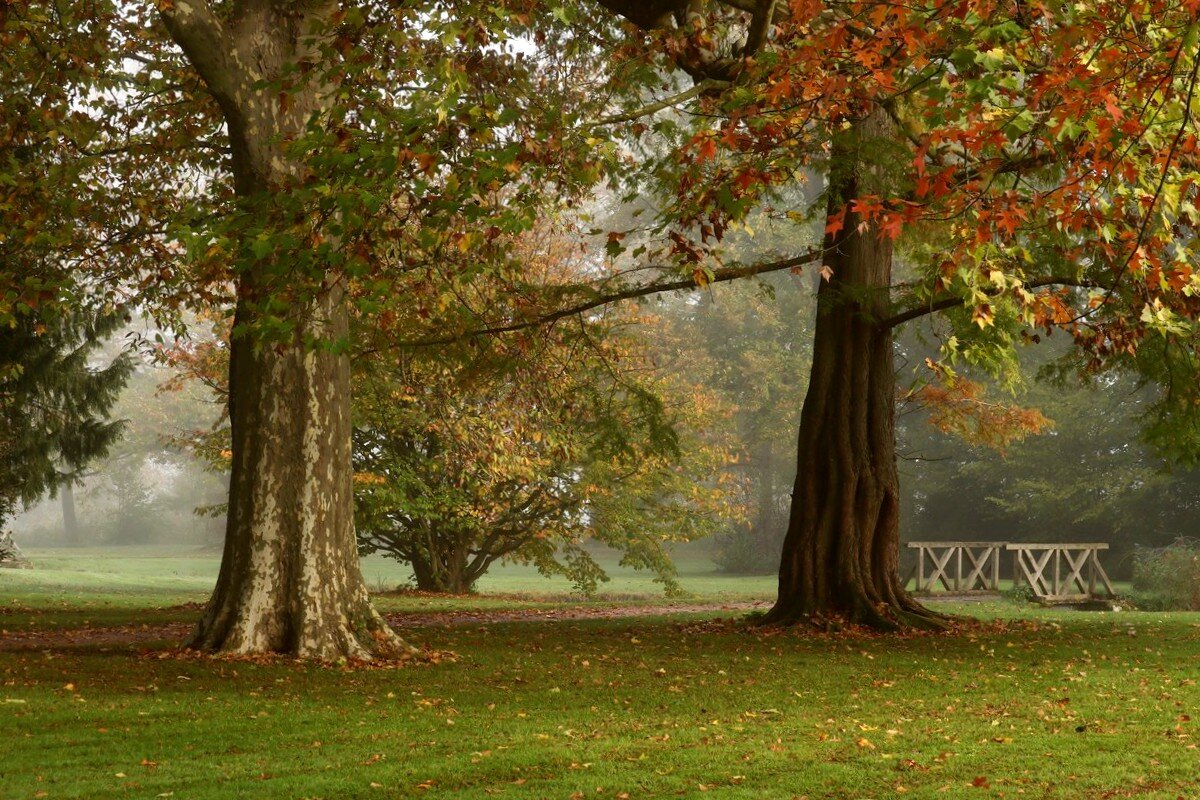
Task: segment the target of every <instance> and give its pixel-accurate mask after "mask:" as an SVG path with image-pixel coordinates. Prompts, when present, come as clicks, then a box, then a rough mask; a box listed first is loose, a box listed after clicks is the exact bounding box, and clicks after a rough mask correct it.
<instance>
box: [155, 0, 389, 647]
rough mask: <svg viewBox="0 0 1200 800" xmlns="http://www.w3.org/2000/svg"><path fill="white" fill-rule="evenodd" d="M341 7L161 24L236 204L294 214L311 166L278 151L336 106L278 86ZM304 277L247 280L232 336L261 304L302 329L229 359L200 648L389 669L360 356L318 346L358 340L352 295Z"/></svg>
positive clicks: (169, 10)
mask: <svg viewBox="0 0 1200 800" xmlns="http://www.w3.org/2000/svg"><path fill="white" fill-rule="evenodd" d="M334 7H335V4H334V3H331V2H302V3H296V4H294V5H293V4H271V3H251V2H247V3H241V4H237V5H235V6H234V7H233V9H232V12H231V13H230V14H229V16H228V17H226V18H224V19H222V18H218V17H217V15H216V14H214V13H213V11H212V9H210V8H209V7H208V5H207V3H206V2H204V0H175V2H174V3H172V4H171V5H170V6H168V7H165V8H164V10H163V12H162V13H163V15H164V21H165V22H166V24H167V27H168V30H169V31H170V32H171V35H172V36H173V37H174V39H175V40H176V41H177V42H178V43H179V44H180V46H181V47H182V48H183V50H184V52H185V53H186V55H187V56H188V59H189V60H190V61H191V63H192V64H193V65H194V66H195V67H196V70H197V71H198V72H199V73H200V75H201V77H202V78H203V79H204V81H205V84H206V85H207V87H208V88H209V90H210V91H211V92H212V94H213V97H214V98H215V99H216V101H217V103H218V104H219V105H220V107H221V110H222V112H223V113H224V116H225V119H226V123H227V126H228V130H229V137H230V145H231V150H232V154H233V173H234V183H235V189H236V192H237V194H238V195H239V196H240V197H243V198H253V199H254V201H255V204H256V206H257V207H258V208H260V209H270V208H275V207H286V203H279V204H277V203H274V202H273V200H274V197H273V195H274V194H275V193H283V192H287V191H288V186H289V184H291V183H293V182H294V181H295V180H296V179H297V178H298V177H301V176H302V174H303V171H304V165H303V164H297V163H293V162H292V161H290V160H289V159H288V157H287V156H286V154H285V153H284V152H283V151H282V149H281V141H282V140H286V139H289V138H293V137H296V136H298V135H300V134H302V133H303V131H304V129H305V126H306V125H308V124H310V121H312V120H314V119H316V120H319V119H321V118H322V117H323V115H324V114H325V112H327V111H328V107H327V106H328V102H329V96H330V92H329V87H328V86H324V85H321V83H320V81H319V80H317V79H312V80H310V81H309V82H308V83H303V82H301V83H300V84H299V85H296V86H295V87H294V88H293V89H291V90H290V91H289V94H288V102H287V103H284V102H281V99H280V97H279V96H278V94H277V90H276V89H273V88H271V82H272V81H277V80H280V79H282V78H284V77H285V76H289V75H291V76H295V74H296V73H295V72H294V67H295V65H296V64H298V63H300V62H301V61H304V60H307V61H309V62H312V63H317V64H320V63H321V59H322V58H323V56H322V46H323V45H325V44H327V41H326V40H327V38H328V37H329V35H330V34H331V32H332V28H333V25H332V23H331V22H329V19H328V16H329V15H330V14H331V13H332V11H333V9H334ZM321 72H322V70H321V69H320V68H318V69H316V70H315V71H314V74H316V75H320V74H321ZM280 196H283V195H280ZM303 275H304V273H302V272H298V273H297V274H295V275H291V276H289V278H288V280H289V285H288V286H281V285H279V283H278V281H276V282H275V283H272V282H271V281H270V279H269V278H268V277H266V275H265V274H260V271H259V270H258V269H256V268H254V267H251V268H250V269H249V270H247V271H245V272H243V273H242V274H241V276H240V278H239V282H238V308H237V317H236V320H235V322H236V325H235V329H236V330H237V331H239V332H240V331H242V330H243V329H244V327H245V326H253V323H254V322H255V321H256V316H255V315H256V313H257V312H256V311H255V309H256V308H258V307H260V306H259V302H260V301H262V300H263V299H265V298H266V297H268V296H270V295H272V294H274V293H279V292H285V291H290V292H291V294H290V299H289V302H290V303H291V307H290V309H289V312H288V313H289V316H290V320H291V321H292V322H293V323H295V325H296V329H295V333H294V335H293V336H292V337H291V339H290V340H288V341H283V342H278V341H274V340H272V341H269V342H259V341H256V340H255V338H254V337H253V336H252V335H246V334H242V335H236V336H235V337H234V340H233V342H232V344H231V355H230V379H229V397H230V420H231V427H232V436H233V443H232V449H233V462H232V471H231V477H230V487H229V516H228V521H227V526H226V534H225V546H224V554H223V557H222V561H221V573H220V576H219V578H218V580H217V586H216V589H215V591H214V592H213V596H212V599H211V600H210V601H209V606H208V609H207V611H206V612H205V615H204V617H203V619H202V620H201V621H200V623H199V625H198V626H197V629H196V632H195V634H194V636H193V638H192V640H191V642H190V644H191V646H192V647H196V648H200V649H204V650H209V651H220V652H233V653H285V654H292V655H297V656H301V657H306V658H319V659H329V660H333V659H339V658H369V657H371V656H374V655H377V654H394V653H398V652H400V651H401V650H403V649H407V646H406V645H404V643H403V642H402V641H401V640H400V639H399V637H397V636H396V634H395V633H394V632H393V631H392V630H391V629H390V628H389V627H388V626H387V624H386V623H385V622H384V620H383V619H382V618H381V617H380V616H379V614H378V613H376V612H375V610H374V608H373V607H372V606H371V603H370V601H369V599H368V596H367V589H366V584H365V583H364V581H363V578H362V572H361V569H360V567H359V562H358V548H357V543H356V541H355V536H354V522H353V497H352V492H351V476H352V467H351V461H350V362H349V356H348V355H347V354H346V352H345V349H344V348H336V349H330V348H321V347H320V346H319V345H318V346H317V347H316V348H314V347H313V346H312V345H311V342H313V341H316V342H332V341H337V340H341V339H344V338H345V337H347V336H348V334H349V332H348V328H349V325H348V320H349V310H348V306H347V298H346V293H345V286H344V284H343V281H342V279H341V278H340V277H339V276H338V275H337V274H336V273H334V272H333V271H330V272H329V273H328V274H327V275H325V276H323V277H317V278H305V277H302V276H303ZM304 281H308V283H307V284H303V283H302V282H304ZM306 342H307V343H310V344H306Z"/></svg>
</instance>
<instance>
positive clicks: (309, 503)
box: [191, 284, 401, 659]
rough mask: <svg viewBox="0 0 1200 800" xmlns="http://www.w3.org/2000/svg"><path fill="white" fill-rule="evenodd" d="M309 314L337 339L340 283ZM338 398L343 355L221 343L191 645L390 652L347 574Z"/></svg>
mask: <svg viewBox="0 0 1200 800" xmlns="http://www.w3.org/2000/svg"><path fill="white" fill-rule="evenodd" d="M311 313H312V317H311V318H310V320H309V326H310V327H309V328H308V330H309V331H311V332H313V333H315V334H316V335H318V336H320V337H322V338H327V339H328V338H338V337H344V336H345V335H347V320H348V317H347V311H346V306H345V299H344V297H343V292H342V290H341V288H340V286H338V285H336V284H333V285H330V286H329V287H327V289H326V291H324V292H323V293H322V294H321V296H320V299H319V300H318V302H317V303H315V304H314V308H313V309H311ZM239 321H242V320H239ZM314 327H316V328H317V330H315V331H314V330H313V328H314ZM349 398H350V364H349V360H348V358H347V357H346V356H345V355H341V354H333V353H330V352H325V351H322V350H313V349H311V348H305V347H304V346H303V345H302V344H300V343H299V342H296V343H294V344H292V345H291V346H287V347H278V346H266V347H260V346H256V343H255V342H253V341H252V340H250V339H246V338H241V339H237V340H235V342H234V343H233V345H232V353H231V364H230V412H231V413H230V418H231V421H232V434H233V464H232V473H231V480H230V487H229V516H228V522H227V527H226V533H225V547H224V555H223V558H222V562H221V573H220V576H219V578H218V580H217V587H216V590H215V591H214V593H213V597H212V600H211V601H210V603H209V607H208V610H207V612H206V613H205V616H204V619H203V620H202V621H201V623H200V625H199V627H198V628H197V630H196V634H195V636H194V638H193V639H192V642H191V644H192V646H193V647H198V648H202V649H206V650H217V651H232V652H239V653H259V652H279V653H290V654H295V655H299V656H304V657H312V658H320V659H337V658H342V657H350V658H367V657H370V656H372V655H375V654H376V653H379V652H382V651H395V650H397V649H398V648H399V647H401V643H400V642H399V640H398V639H396V637H395V635H394V634H393V633H392V632H391V630H390V629H389V628H388V626H387V624H386V623H385V622H384V620H383V619H382V618H381V617H380V616H379V614H377V613H376V612H375V610H374V608H373V607H372V606H371V603H370V600H369V599H368V596H367V589H366V584H365V583H364V581H363V578H362V573H361V570H360V567H359V560H358V549H357V543H356V541H355V536H354V523H353V518H352V513H353V502H352V501H353V494H352V487H351V470H350V402H349Z"/></svg>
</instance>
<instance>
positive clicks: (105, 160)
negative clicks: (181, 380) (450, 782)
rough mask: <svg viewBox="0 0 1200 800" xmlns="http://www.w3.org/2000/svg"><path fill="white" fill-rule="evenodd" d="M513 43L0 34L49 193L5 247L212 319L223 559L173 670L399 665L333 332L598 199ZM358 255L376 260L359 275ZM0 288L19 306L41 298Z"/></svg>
mask: <svg viewBox="0 0 1200 800" xmlns="http://www.w3.org/2000/svg"><path fill="white" fill-rule="evenodd" d="M546 19H547V20H549V22H550V24H551V25H553V24H556V23H554V21H553V18H551V17H549V16H548V17H547V18H546ZM538 22H539V20H538V19H534V18H532V17H531V16H530V15H529V14H528V13H527V12H526V11H525V9H524V8H523V4H520V3H517V4H513V7H511V8H510V7H509V6H508V5H507V4H503V3H501V4H491V3H488V4H484V3H480V4H459V5H458V6H457V7H455V8H454V9H448V8H445V7H442V6H439V5H438V4H428V5H421V6H414V5H401V4H394V5H389V4H385V3H361V4H353V3H350V4H339V3H335V2H306V3H299V4H297V3H278V2H266V1H265V0H264V1H263V2H259V1H257V0H244V1H243V2H232V3H219V4H218V3H209V2H206V0H175V1H174V2H169V3H168V2H164V3H159V4H156V5H154V6H150V5H147V4H143V3H137V2H129V3H117V2H102V3H98V4H96V3H88V4H69V3H68V4H61V3H55V4H50V3H38V2H29V3H19V4H9V5H6V6H5V8H4V11H3V12H2V15H0V25H2V26H3V27H2V29H0V31H2V34H0V35H2V36H3V43H4V48H3V58H4V62H5V66H6V67H8V69H6V70H5V75H6V77H8V76H11V81H5V87H4V88H5V90H6V100H5V103H4V110H5V124H4V127H5V128H6V129H9V128H11V129H15V130H16V131H17V132H18V134H19V135H18V137H17V138H18V139H19V140H21V141H20V147H23V148H25V149H24V150H23V151H22V152H23V153H24V154H25V156H24V157H27V158H28V159H30V160H31V161H32V162H33V163H35V164H37V165H38V167H39V169H41V171H42V173H43V174H46V173H62V175H63V177H64V178H65V179H64V180H62V181H60V182H58V183H46V184H43V185H41V186H40V187H39V189H38V190H37V191H28V190H27V187H26V186H24V185H22V186H21V192H20V193H18V199H19V200H20V204H24V205H25V206H27V207H25V208H24V209H23V211H29V210H30V209H31V208H32V209H33V210H34V211H35V212H36V213H34V214H33V215H29V214H26V215H25V216H24V217H22V216H21V213H22V209H21V208H17V205H20V204H14V206H13V208H14V212H13V213H12V214H6V217H5V222H6V223H8V224H10V225H11V227H12V228H13V229H15V230H19V231H21V233H23V234H24V233H25V232H26V231H27V230H28V229H29V228H31V227H33V226H32V225H30V224H28V223H27V222H25V221H24V220H27V219H30V218H32V219H34V220H46V219H49V218H55V219H57V218H62V219H64V220H67V221H68V224H66V225H65V226H64V228H63V230H64V231H66V232H67V233H65V234H60V235H56V236H54V237H51V238H52V240H49V241H46V242H45V249H46V250H47V251H53V252H54V253H55V255H56V257H57V258H58V260H59V262H60V263H63V264H69V265H71V271H72V272H73V273H77V275H78V277H79V278H80V280H79V281H78V283H79V284H80V285H92V286H96V287H104V289H103V290H104V291H105V292H111V293H113V294H118V295H125V296H127V297H135V298H137V300H138V301H139V302H141V303H143V304H145V306H146V307H147V308H149V309H151V310H152V311H153V313H155V314H156V315H158V316H160V317H162V318H163V320H164V321H165V322H167V323H174V324H176V325H178V324H180V322H179V310H180V309H184V308H192V309H195V308H201V307H204V306H206V305H220V306H224V307H226V308H228V309H229V310H230V311H231V312H232V319H233V336H232V340H231V343H230V351H231V358H230V379H229V382H228V385H229V417H230V427H231V432H232V448H231V450H232V461H231V467H232V468H231V475H230V489H229V494H230V499H229V506H228V512H229V513H228V525H227V534H226V537H225V550H224V554H223V558H222V568H221V573H220V576H219V578H218V581H217V585H216V588H215V590H214V594H213V598H212V601H211V603H210V604H209V607H208V609H207V610H206V612H205V614H204V617H203V619H202V620H201V622H200V624H199V626H198V628H197V630H196V633H195V635H194V636H193V638H192V640H191V645H192V646H194V647H197V648H200V649H205V650H213V651H231V652H241V653H252V652H285V653H291V654H296V655H300V656H305V657H314V658H322V659H337V658H343V657H362V658H365V657H370V656H372V655H373V654H375V653H377V652H379V653H387V652H396V651H397V650H401V649H403V647H404V646H403V643H402V642H400V640H399V639H398V638H397V637H396V635H395V634H394V633H393V632H392V631H391V630H390V629H389V628H388V627H387V626H386V625H385V624H384V622H383V620H382V618H381V617H380V616H379V615H378V614H377V613H375V611H374V610H373V609H372V607H371V605H370V603H369V601H368V598H367V593H366V589H365V586H364V584H363V581H362V577H361V574H360V571H359V567H358V562H357V552H356V548H355V537H354V531H353V525H352V493H351V464H350V424H351V419H350V369H349V352H350V351H349V346H348V336H349V324H348V323H349V316H350V308H351V306H352V305H353V306H356V307H358V308H359V309H360V310H364V309H365V310H368V311H369V310H370V309H371V308H372V307H373V306H374V307H377V306H378V304H379V301H380V299H381V298H391V297H395V296H396V295H397V294H399V292H398V289H397V286H398V283H399V282H401V281H402V280H404V279H407V278H409V277H411V276H413V275H414V274H415V275H420V274H421V273H423V272H424V270H426V269H427V268H428V269H431V270H432V267H431V266H430V265H431V264H436V263H437V261H438V259H439V257H440V256H441V255H442V253H443V251H445V250H447V249H459V248H461V250H462V251H463V252H465V251H467V250H471V251H472V252H473V254H474V256H475V263H474V266H473V269H476V270H478V269H486V268H487V265H488V264H490V263H493V262H499V261H503V260H504V253H503V252H501V249H500V248H498V247H493V246H491V245H490V244H489V242H490V241H491V239H490V237H491V236H492V235H493V232H497V231H511V230H518V229H520V228H522V227H527V226H529V225H530V224H532V222H533V221H535V220H536V219H537V217H538V213H539V211H541V210H544V208H545V205H544V203H541V200H542V198H544V197H554V198H561V202H563V203H567V202H571V199H572V198H573V197H574V196H576V195H577V193H578V192H579V188H580V187H581V186H584V185H587V184H589V183H590V182H591V181H594V180H595V177H596V176H598V174H599V170H597V169H596V168H595V167H594V166H593V165H592V164H593V162H594V161H595V159H596V158H597V156H598V151H597V150H596V148H594V147H591V146H588V145H585V144H584V143H583V142H582V141H578V142H577V141H575V140H573V139H568V138H566V137H563V136H562V135H561V130H562V128H563V126H564V123H565V122H566V121H567V120H568V119H569V118H570V116H571V112H570V111H569V109H571V108H573V107H574V106H575V104H576V101H577V100H578V99H579V98H581V97H584V95H585V91H586V90H585V89H584V90H580V89H577V88H576V81H575V80H574V76H573V75H570V74H567V72H565V71H558V72H555V71H553V70H548V69H546V68H545V65H546V64H547V63H550V62H547V61H544V60H537V59H530V58H526V57H525V56H524V55H523V54H521V53H519V52H515V51H514V49H513V48H511V47H496V46H495V43H496V42H497V41H500V40H503V39H505V38H506V37H508V36H510V35H512V36H516V35H520V36H522V37H525V38H526V39H527V40H537V41H540V42H542V43H543V44H544V45H545V47H547V48H551V47H554V46H555V45H556V42H555V39H554V38H553V35H552V34H553V31H549V32H548V31H547V30H545V29H543V28H539V27H538ZM8 90H11V92H9V91H8ZM22 93H24V95H26V96H28V97H30V98H32V102H33V104H34V105H33V108H34V109H35V110H36V113H32V114H28V115H26V114H25V111H26V110H27V108H26V106H28V105H29V103H28V102H26V101H25V100H23V99H21V96H22ZM8 96H11V97H13V98H14V100H15V102H14V103H13V104H12V105H11V106H10V105H9V103H8V101H7V97H8ZM582 105H583V107H585V108H586V107H588V104H587V103H582ZM585 113H586V112H585ZM26 116H28V121H27V120H26ZM551 170H553V172H554V174H553V176H551V177H548V174H549V172H550V171H551ZM26 178H27V176H26V174H25V173H24V172H22V173H21V174H20V175H18V176H17V180H18V182H23V181H25V180H26ZM506 187H507V188H509V189H511V191H508V192H507V193H506V192H505V189H506ZM556 202H558V200H556ZM5 210H6V211H8V210H9V209H7V208H6V209H5ZM417 216H419V221H415V220H416V218H417ZM12 238H13V240H16V241H21V239H20V238H19V237H16V236H13V237H12ZM380 240H382V241H386V242H387V243H388V245H389V246H391V247H393V248H395V251H396V252H397V253H399V254H400V258H398V259H391V260H389V261H388V262H387V264H384V263H382V262H380V261H373V260H372V258H373V255H377V254H378V253H379V252H380V248H377V247H374V246H373V245H374V244H375V243H376V242H377V241H380ZM12 277H13V276H12V275H10V274H6V275H5V278H6V280H7V279H10V278H12ZM5 285H6V287H7V286H8V285H9V284H8V283H6V284H5ZM11 285H12V286H13V287H14V292H15V294H16V295H17V297H18V298H21V299H22V300H19V302H23V299H24V298H29V297H31V295H33V296H36V293H37V292H39V291H41V289H40V288H39V287H38V286H32V287H30V286H27V285H26V284H23V283H22V282H21V281H19V280H15V279H14V280H12V281H11ZM413 302H414V304H419V302H420V301H419V300H415V299H414V301H413ZM379 323H380V325H379V327H380V329H386V328H387V327H388V323H387V320H386V319H380V320H379Z"/></svg>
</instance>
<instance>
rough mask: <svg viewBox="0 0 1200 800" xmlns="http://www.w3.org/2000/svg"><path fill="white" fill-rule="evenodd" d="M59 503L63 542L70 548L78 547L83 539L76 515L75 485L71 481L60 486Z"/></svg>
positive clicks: (68, 480) (66, 481)
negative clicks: (60, 506)
mask: <svg viewBox="0 0 1200 800" xmlns="http://www.w3.org/2000/svg"><path fill="white" fill-rule="evenodd" d="M58 501H59V503H60V504H61V505H62V516H63V541H65V542H66V543H67V545H68V546H69V547H78V546H79V545H80V544H82V537H81V536H80V535H79V518H78V517H77V516H76V515H75V485H74V484H73V483H72V482H71V480H70V479H67V480H64V481H63V482H62V485H61V486H59V488H58Z"/></svg>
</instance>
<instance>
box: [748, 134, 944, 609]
mask: <svg viewBox="0 0 1200 800" xmlns="http://www.w3.org/2000/svg"><path fill="white" fill-rule="evenodd" d="M854 128H855V129H854V135H853V136H851V137H847V138H846V139H842V140H838V141H835V144H834V152H833V163H834V164H835V167H836V165H838V164H847V163H848V164H852V165H853V168H852V169H851V170H850V171H849V172H850V173H851V174H848V175H844V176H840V177H839V176H836V175H835V176H832V177H831V190H830V193H829V212H830V214H831V215H832V214H835V213H840V212H841V210H842V209H843V208H847V207H848V206H849V204H850V203H851V201H853V200H854V199H855V198H856V197H858V196H859V193H860V192H862V193H870V188H869V184H870V182H871V181H873V180H876V179H879V178H880V175H879V170H878V169H877V168H874V167H871V166H869V165H868V162H867V161H865V160H864V158H863V155H862V152H863V151H862V150H861V149H860V148H862V147H863V146H864V144H865V145H867V146H870V145H871V143H872V142H878V141H880V140H886V138H887V137H888V136H889V135H890V133H891V126H890V122H889V121H888V119H887V117H886V115H885V114H884V113H883V112H881V111H879V110H876V111H874V112H872V113H870V114H868V115H867V116H866V117H864V118H863V119H862V120H860V121H859V122H858V123H857V124H856V125H855V126H854ZM864 184H867V186H868V188H864ZM862 222H863V220H860V219H859V218H858V217H857V216H856V215H855V214H853V213H850V212H849V211H847V212H846V218H845V224H844V227H843V228H842V230H840V231H838V232H836V233H834V234H829V235H826V237H825V247H826V250H827V253H828V255H827V256H826V260H825V264H826V266H828V267H829V268H830V269H831V270H832V275H831V276H830V277H829V279H828V280H827V281H824V282H822V284H821V287H820V289H819V291H818V295H817V298H818V311H817V322H816V332H815V339H814V345H813V362H812V373H811V377H810V380H809V386H808V394H807V397H806V398H805V401H804V409H803V411H802V413H801V418H800V436H799V447H798V454H797V472H796V482H795V487H794V489H793V492H792V503H791V509H790V513H789V519H788V530H787V536H786V538H785V539H784V545H783V555H782V559H781V562H780V569H779V596H778V599H777V600H776V602H775V605H774V607H773V608H772V609H771V610H770V612H768V614H767V615H766V617H765V620H764V621H765V622H766V623H768V624H771V623H779V624H793V623H798V622H810V623H814V624H819V625H820V624H831V623H837V622H847V623H851V624H863V625H869V626H871V627H875V628H881V629H896V628H900V627H906V626H912V625H921V626H926V625H934V624H937V623H936V619H937V615H935V614H933V613H932V612H929V611H928V610H927V609H925V608H924V607H922V606H921V605H920V604H919V603H917V602H916V601H915V600H913V599H912V597H911V596H910V595H909V594H908V592H907V591H905V590H904V588H903V585H902V583H901V580H900V576H899V548H900V533H899V519H900V517H899V513H900V502H899V483H898V478H897V473H896V444H895V391H896V387H895V366H894V364H893V352H892V334H891V330H890V329H889V328H887V327H884V326H881V325H879V324H878V321H879V320H881V319H884V318H886V316H887V311H888V287H889V286H890V284H891V273H892V245H891V241H890V240H889V239H888V238H887V237H886V236H885V235H883V234H882V233H881V232H880V231H879V229H878V227H877V226H876V225H874V224H872V223H866V224H865V225H862V226H861V227H860V223H862Z"/></svg>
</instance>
